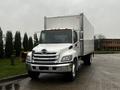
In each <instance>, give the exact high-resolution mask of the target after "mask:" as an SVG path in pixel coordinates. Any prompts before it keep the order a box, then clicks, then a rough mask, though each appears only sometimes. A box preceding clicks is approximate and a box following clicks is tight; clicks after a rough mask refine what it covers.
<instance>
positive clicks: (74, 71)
mask: <svg viewBox="0 0 120 90" xmlns="http://www.w3.org/2000/svg"><path fill="white" fill-rule="evenodd" d="M76 65H77V64H76V62H74V63H73V64H72V71H71V72H68V73H67V74H66V76H67V79H68V80H69V81H74V80H75V78H76V76H77V69H76V68H77V66H76Z"/></svg>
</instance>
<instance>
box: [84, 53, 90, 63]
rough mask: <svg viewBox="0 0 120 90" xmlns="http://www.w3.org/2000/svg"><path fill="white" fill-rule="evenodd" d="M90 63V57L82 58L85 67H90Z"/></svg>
mask: <svg viewBox="0 0 120 90" xmlns="http://www.w3.org/2000/svg"><path fill="white" fill-rule="evenodd" d="M91 63H92V58H91V55H87V56H85V58H84V64H85V65H91Z"/></svg>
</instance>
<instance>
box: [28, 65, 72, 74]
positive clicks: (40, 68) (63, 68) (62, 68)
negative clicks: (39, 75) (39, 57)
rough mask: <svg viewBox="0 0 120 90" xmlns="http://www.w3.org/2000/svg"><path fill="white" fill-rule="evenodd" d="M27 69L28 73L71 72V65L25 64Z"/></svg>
mask: <svg viewBox="0 0 120 90" xmlns="http://www.w3.org/2000/svg"><path fill="white" fill-rule="evenodd" d="M26 66H27V69H28V70H29V71H35V72H45V73H49V72H55V73H59V72H70V71H72V63H65V64H32V63H26Z"/></svg>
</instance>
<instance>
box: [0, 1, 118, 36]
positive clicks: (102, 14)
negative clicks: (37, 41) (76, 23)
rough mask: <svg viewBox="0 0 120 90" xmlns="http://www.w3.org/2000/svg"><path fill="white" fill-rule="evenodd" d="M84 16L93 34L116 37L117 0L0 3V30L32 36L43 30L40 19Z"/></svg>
mask: <svg viewBox="0 0 120 90" xmlns="http://www.w3.org/2000/svg"><path fill="white" fill-rule="evenodd" d="M81 12H84V13H85V15H86V16H87V18H88V19H89V20H90V22H91V23H92V24H93V26H94V29H95V34H103V35H105V36H106V37H108V38H119V37H120V0H0V27H1V28H2V30H3V31H4V33H5V32H6V31H7V30H11V31H12V32H13V33H14V32H15V31H17V30H19V31H20V32H21V33H22V34H23V33H24V32H27V33H28V34H29V35H32V34H33V33H34V32H35V31H39V30H42V29H43V26H44V25H43V19H44V18H43V17H44V16H60V15H62V16H63V15H74V14H75V15H76V14H80V13H81Z"/></svg>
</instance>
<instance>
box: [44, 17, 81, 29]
mask: <svg viewBox="0 0 120 90" xmlns="http://www.w3.org/2000/svg"><path fill="white" fill-rule="evenodd" d="M45 24H46V25H45V26H46V29H47V30H49V29H65V28H68V29H75V30H79V29H80V15H74V16H60V17H47V18H46V22H45Z"/></svg>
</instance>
